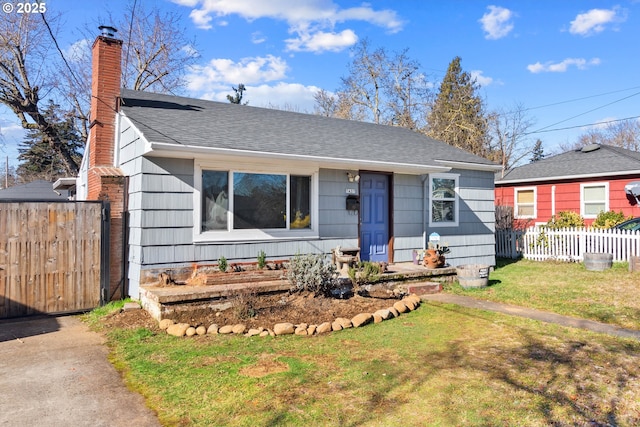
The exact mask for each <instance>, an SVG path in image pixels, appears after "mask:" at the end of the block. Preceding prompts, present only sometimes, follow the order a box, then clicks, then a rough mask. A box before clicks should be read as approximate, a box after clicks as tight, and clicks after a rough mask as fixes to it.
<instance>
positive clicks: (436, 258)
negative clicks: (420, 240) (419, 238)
mask: <svg viewBox="0 0 640 427" xmlns="http://www.w3.org/2000/svg"><path fill="white" fill-rule="evenodd" d="M423 262H424V266H425V267H427V268H440V267H444V262H445V258H444V256H443V255H440V254H439V253H438V251H436V250H435V249H427V252H426V254H425V256H424V260H423Z"/></svg>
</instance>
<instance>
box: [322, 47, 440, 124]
mask: <svg viewBox="0 0 640 427" xmlns="http://www.w3.org/2000/svg"><path fill="white" fill-rule="evenodd" d="M352 57H353V60H352V61H351V63H350V64H349V67H348V69H349V74H348V75H347V76H346V77H343V78H342V85H341V88H340V90H338V91H337V92H336V93H335V94H330V93H328V92H326V91H324V90H321V91H319V92H318V93H317V94H316V95H315V100H316V108H315V112H316V114H320V115H325V116H330V117H338V118H343V119H349V120H361V121H371V122H374V123H379V124H389V125H394V126H403V127H407V128H410V129H418V128H420V127H421V126H422V125H423V123H424V117H425V110H426V108H427V105H428V104H429V102H428V100H429V89H428V85H427V80H426V78H425V76H424V74H423V73H421V72H420V64H419V63H418V62H417V61H416V60H414V59H411V58H410V57H409V55H408V49H404V50H402V51H400V52H395V53H392V54H390V53H388V52H387V51H386V50H385V49H384V48H376V49H373V48H372V47H371V46H370V44H369V41H368V40H367V39H363V40H361V41H360V42H359V43H358V44H357V45H356V46H354V48H353V49H352Z"/></svg>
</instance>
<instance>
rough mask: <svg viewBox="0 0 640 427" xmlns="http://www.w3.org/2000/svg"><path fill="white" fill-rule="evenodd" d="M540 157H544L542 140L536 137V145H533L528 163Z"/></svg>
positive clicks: (540, 158)
mask: <svg viewBox="0 0 640 427" xmlns="http://www.w3.org/2000/svg"><path fill="white" fill-rule="evenodd" d="M542 159H544V148H542V141H540V140H539V139H538V140H536V145H535V146H534V147H533V151H532V152H531V159H530V160H531V161H530V163H533V162H537V161H538V160H542Z"/></svg>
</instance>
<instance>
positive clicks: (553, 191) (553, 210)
mask: <svg viewBox="0 0 640 427" xmlns="http://www.w3.org/2000/svg"><path fill="white" fill-rule="evenodd" d="M555 214H556V186H555V185H552V186H551V216H554V215H555Z"/></svg>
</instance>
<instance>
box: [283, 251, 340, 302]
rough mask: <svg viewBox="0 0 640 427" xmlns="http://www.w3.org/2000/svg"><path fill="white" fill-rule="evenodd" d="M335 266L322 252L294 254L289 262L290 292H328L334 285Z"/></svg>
mask: <svg viewBox="0 0 640 427" xmlns="http://www.w3.org/2000/svg"><path fill="white" fill-rule="evenodd" d="M335 277H336V267H335V266H334V265H333V264H331V263H330V262H328V261H327V260H326V259H325V256H324V255H323V254H307V255H300V254H298V255H296V256H295V257H293V258H292V259H291V260H290V262H289V269H288V270H287V279H288V280H289V282H290V283H291V292H302V291H308V292H313V293H315V294H324V295H326V294H328V293H329V292H330V291H331V289H333V288H334V287H335V286H336V280H335Z"/></svg>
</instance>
